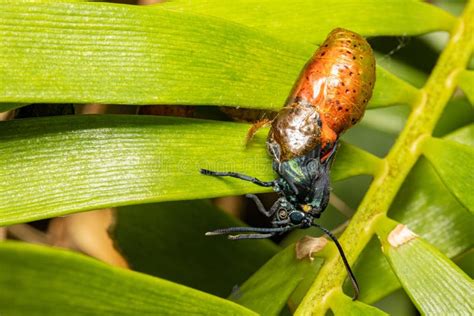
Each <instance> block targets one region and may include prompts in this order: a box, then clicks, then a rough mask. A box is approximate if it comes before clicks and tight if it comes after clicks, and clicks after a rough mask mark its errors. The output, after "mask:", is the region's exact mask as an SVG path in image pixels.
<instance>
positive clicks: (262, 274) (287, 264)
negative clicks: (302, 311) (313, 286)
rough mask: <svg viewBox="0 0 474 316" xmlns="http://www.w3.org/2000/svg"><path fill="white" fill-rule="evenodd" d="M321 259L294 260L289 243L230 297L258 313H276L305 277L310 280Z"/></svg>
mask: <svg viewBox="0 0 474 316" xmlns="http://www.w3.org/2000/svg"><path fill="white" fill-rule="evenodd" d="M321 264H322V260H321V259H320V258H319V259H315V260H314V261H313V262H311V261H310V260H308V259H302V260H299V259H296V255H295V245H294V244H291V245H290V246H288V247H286V248H285V249H284V250H282V251H280V252H279V253H278V254H277V255H275V256H274V257H273V258H272V259H270V260H269V261H268V262H267V263H266V264H265V265H264V266H263V267H262V268H260V269H259V270H258V271H257V272H256V273H255V274H254V275H253V276H252V277H251V278H250V279H248V280H247V281H246V282H245V283H244V284H243V285H242V287H241V288H239V289H238V290H237V291H236V292H235V293H234V294H233V295H232V296H231V297H230V299H232V300H234V301H236V302H237V303H239V304H241V305H244V306H246V307H248V308H250V309H252V310H254V311H256V312H258V313H259V314H261V315H279V313H280V311H281V310H282V309H283V307H284V306H285V304H286V303H287V301H288V299H289V297H290V295H291V293H292V292H293V291H294V290H295V288H296V287H297V286H298V285H299V284H300V283H301V282H303V281H304V280H309V281H312V280H313V279H314V277H315V275H316V274H317V273H318V271H319V268H320V267H321Z"/></svg>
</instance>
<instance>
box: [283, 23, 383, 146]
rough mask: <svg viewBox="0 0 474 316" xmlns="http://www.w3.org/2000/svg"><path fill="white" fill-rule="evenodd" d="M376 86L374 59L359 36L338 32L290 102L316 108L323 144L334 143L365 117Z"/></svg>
mask: <svg viewBox="0 0 474 316" xmlns="http://www.w3.org/2000/svg"><path fill="white" fill-rule="evenodd" d="M374 84H375V58H374V55H373V52H372V49H371V47H370V45H369V44H368V43H367V41H366V40H365V39H364V38H363V37H362V36H360V35H359V34H357V33H354V32H351V31H348V30H345V29H341V28H337V29H334V30H333V31H332V32H331V33H330V34H329V35H328V37H327V39H326V41H325V42H324V43H323V44H322V45H321V46H320V47H319V49H318V50H317V51H316V52H315V54H314V55H313V57H312V58H311V60H310V61H309V62H308V64H307V65H306V67H305V69H304V70H303V72H302V74H301V77H300V80H299V82H298V84H297V85H296V87H295V89H294V92H293V94H292V97H291V98H290V100H289V102H290V103H293V102H295V101H296V102H299V100H302V101H304V102H308V103H310V104H312V105H313V106H314V107H316V108H317V111H318V112H319V114H320V118H321V121H322V123H323V126H322V142H323V143H328V142H329V143H331V142H334V141H335V140H337V138H338V137H339V135H340V134H341V133H342V132H344V131H345V130H347V129H348V128H350V127H351V126H352V125H354V124H356V123H357V122H358V121H359V120H360V119H361V118H362V116H363V115H364V112H365V108H366V106H367V103H368V101H369V99H370V97H371V96H372V90H373V87H374Z"/></svg>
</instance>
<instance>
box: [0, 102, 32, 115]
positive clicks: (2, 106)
mask: <svg viewBox="0 0 474 316" xmlns="http://www.w3.org/2000/svg"><path fill="white" fill-rule="evenodd" d="M25 105H27V104H26V103H0V113H1V112H6V111H10V110H14V109H18V108H21V107H22V106H25Z"/></svg>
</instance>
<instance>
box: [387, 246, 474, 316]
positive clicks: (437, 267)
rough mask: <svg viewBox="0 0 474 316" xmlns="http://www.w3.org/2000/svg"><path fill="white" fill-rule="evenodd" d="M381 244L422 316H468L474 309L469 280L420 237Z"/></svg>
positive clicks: (471, 286)
mask: <svg viewBox="0 0 474 316" xmlns="http://www.w3.org/2000/svg"><path fill="white" fill-rule="evenodd" d="M382 244H383V248H384V253H385V254H386V256H387V258H388V259H389V261H390V264H391V266H392V267H393V269H394V271H395V273H396V274H397V276H398V278H399V279H400V282H401V283H402V285H403V287H404V289H405V291H406V292H407V293H408V295H409V296H410V297H411V299H412V301H413V302H414V303H415V305H416V306H417V308H418V310H419V311H420V312H422V313H423V314H424V315H452V314H458V315H470V313H471V312H472V311H473V310H474V303H473V300H472V298H473V297H474V287H473V284H472V281H471V280H470V278H469V277H468V276H467V275H466V274H465V273H464V272H463V271H462V270H461V269H459V267H457V266H456V265H455V264H454V263H453V262H451V261H450V260H449V259H448V258H447V257H446V256H445V255H443V254H442V253H441V252H440V251H439V250H437V249H436V248H435V247H433V246H431V245H430V244H428V243H427V242H425V241H423V240H422V239H421V238H415V239H412V240H410V241H408V242H406V243H404V244H402V245H400V246H398V247H393V246H391V245H389V244H388V242H386V241H385V242H383V243H382Z"/></svg>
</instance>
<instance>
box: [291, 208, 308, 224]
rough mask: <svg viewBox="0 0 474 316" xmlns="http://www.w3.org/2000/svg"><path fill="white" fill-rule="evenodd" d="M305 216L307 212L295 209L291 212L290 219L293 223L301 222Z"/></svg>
mask: <svg viewBox="0 0 474 316" xmlns="http://www.w3.org/2000/svg"><path fill="white" fill-rule="evenodd" d="M304 218H305V214H304V213H303V212H300V211H294V212H291V213H290V220H291V222H292V223H293V224H301V222H302V221H303V219H304Z"/></svg>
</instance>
